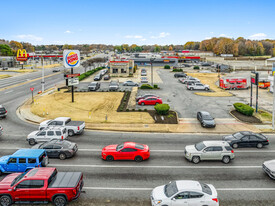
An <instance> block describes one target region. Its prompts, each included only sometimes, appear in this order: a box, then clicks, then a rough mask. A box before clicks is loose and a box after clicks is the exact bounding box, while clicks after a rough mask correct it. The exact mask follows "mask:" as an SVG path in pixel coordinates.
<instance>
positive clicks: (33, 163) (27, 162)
mask: <svg viewBox="0 0 275 206" xmlns="http://www.w3.org/2000/svg"><path fill="white" fill-rule="evenodd" d="M48 163H49V161H48V156H47V153H46V152H45V150H43V149H19V150H17V151H16V152H15V153H13V154H12V155H6V156H2V157H1V158H0V175H2V174H3V173H12V172H26V171H28V170H30V169H32V168H35V167H46V166H47V165H48ZM1 193H2V192H1V187H0V194H1ZM0 205H1V202H0Z"/></svg>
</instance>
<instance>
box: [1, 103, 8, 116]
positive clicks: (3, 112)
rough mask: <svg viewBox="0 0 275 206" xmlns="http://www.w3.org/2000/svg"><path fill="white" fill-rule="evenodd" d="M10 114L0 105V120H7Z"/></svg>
mask: <svg viewBox="0 0 275 206" xmlns="http://www.w3.org/2000/svg"><path fill="white" fill-rule="evenodd" d="M7 114H8V112H7V110H6V109H5V107H3V106H2V105H0V118H5V117H6V116H7Z"/></svg>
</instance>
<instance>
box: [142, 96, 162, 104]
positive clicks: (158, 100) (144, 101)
mask: <svg viewBox="0 0 275 206" xmlns="http://www.w3.org/2000/svg"><path fill="white" fill-rule="evenodd" d="M138 104H139V105H142V106H144V105H157V104H162V99H161V98H158V97H147V98H145V99H140V100H139V101H138Z"/></svg>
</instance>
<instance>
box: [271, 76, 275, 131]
mask: <svg viewBox="0 0 275 206" xmlns="http://www.w3.org/2000/svg"><path fill="white" fill-rule="evenodd" d="M272 75H273V111H272V128H273V130H274V129H275V124H274V122H275V119H274V118H275V75H274V73H273V72H272Z"/></svg>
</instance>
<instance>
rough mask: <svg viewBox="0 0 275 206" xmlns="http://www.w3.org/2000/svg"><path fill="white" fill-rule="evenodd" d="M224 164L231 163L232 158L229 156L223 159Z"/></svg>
mask: <svg viewBox="0 0 275 206" xmlns="http://www.w3.org/2000/svg"><path fill="white" fill-rule="evenodd" d="M222 162H223V163H224V164H228V163H229V162H230V157H229V156H224V157H223V158H222Z"/></svg>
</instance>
